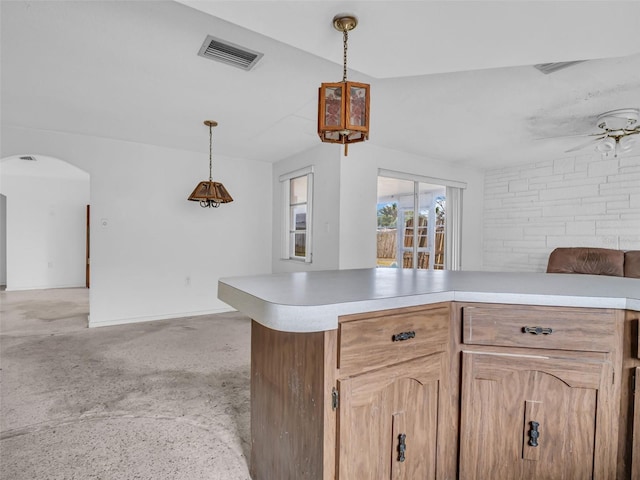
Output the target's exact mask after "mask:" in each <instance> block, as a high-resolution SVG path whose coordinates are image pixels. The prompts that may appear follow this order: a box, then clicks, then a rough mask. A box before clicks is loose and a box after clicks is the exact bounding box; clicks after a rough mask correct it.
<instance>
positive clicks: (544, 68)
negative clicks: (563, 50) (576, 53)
mask: <svg viewBox="0 0 640 480" xmlns="http://www.w3.org/2000/svg"><path fill="white" fill-rule="evenodd" d="M582 62H586V60H574V61H572V62H555V63H539V64H538V65H534V67H535V68H537V69H538V70H540V71H541V72H542V73H544V74H545V75H549V74H550V73H553V72H557V71H558V70H562V69H563V68H567V67H570V66H572V65H575V64H576V63H582Z"/></svg>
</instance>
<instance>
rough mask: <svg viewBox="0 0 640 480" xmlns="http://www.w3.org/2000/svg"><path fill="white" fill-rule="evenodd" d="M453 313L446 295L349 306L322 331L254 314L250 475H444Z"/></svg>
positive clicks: (381, 478) (331, 478)
mask: <svg viewBox="0 0 640 480" xmlns="http://www.w3.org/2000/svg"><path fill="white" fill-rule="evenodd" d="M450 323H451V305H450V304H449V303H443V304H434V305H427V306H422V307H411V308H403V309H399V310H389V311H382V312H372V313H367V314H362V315H349V316H344V317H341V318H340V323H339V327H338V330H332V331H326V332H315V333H291V332H280V331H275V330H271V329H268V328H266V327H264V326H262V325H260V324H259V323H257V322H255V321H254V322H253V323H252V333H251V335H252V338H251V397H252V398H251V447H252V448H251V462H250V463H251V464H250V470H251V476H252V479H253V480H276V479H277V480H335V479H338V480H364V479H375V480H414V479H425V480H427V479H435V478H446V477H444V476H443V473H444V469H445V468H450V464H451V462H450V461H449V458H450V456H451V452H452V451H453V450H455V445H450V446H449V448H447V446H446V445H447V442H449V439H450V438H452V436H451V435H450V433H451V430H450V429H449V427H448V425H446V424H445V420H446V415H444V413H445V412H447V411H448V405H449V402H448V392H449V383H450V382H449V375H448V374H449V354H448V347H449V342H450V334H449V331H450V330H449V329H450ZM402 454H404V457H402ZM440 472H442V473H440ZM448 478H453V477H448Z"/></svg>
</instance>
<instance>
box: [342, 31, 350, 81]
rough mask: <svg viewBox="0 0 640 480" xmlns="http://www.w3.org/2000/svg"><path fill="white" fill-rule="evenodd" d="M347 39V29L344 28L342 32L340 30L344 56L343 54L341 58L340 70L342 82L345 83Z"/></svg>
mask: <svg viewBox="0 0 640 480" xmlns="http://www.w3.org/2000/svg"><path fill="white" fill-rule="evenodd" d="M348 39H349V33H348V31H347V29H346V28H345V29H344V30H342V43H343V44H344V54H343V58H342V62H343V66H344V67H343V70H342V81H343V82H346V81H347V40H348Z"/></svg>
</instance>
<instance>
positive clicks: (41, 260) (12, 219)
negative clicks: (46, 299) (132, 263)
mask: <svg viewBox="0 0 640 480" xmlns="http://www.w3.org/2000/svg"><path fill="white" fill-rule="evenodd" d="M0 162H1V167H2V174H1V175H0V193H1V194H2V195H3V196H5V197H6V215H4V216H2V217H1V218H0V220H1V221H2V222H3V225H2V227H3V229H2V230H3V232H4V234H5V236H6V237H5V240H6V241H5V244H4V245H5V248H6V259H3V258H2V256H1V255H0V260H4V261H3V263H2V265H0V269H1V270H2V277H3V278H4V279H5V280H6V289H7V290H27V289H46V288H65V287H84V286H85V277H86V273H85V268H86V248H87V241H86V239H87V231H86V225H87V222H86V215H87V213H86V212H87V205H88V204H89V199H90V195H89V188H90V187H89V174H88V173H87V172H85V171H84V170H81V169H79V168H78V167H76V166H74V165H72V164H70V163H68V162H65V161H64V160H60V159H58V158H54V157H49V156H46V155H39V154H25V155H14V156H11V157H7V158H4V159H2V160H0ZM0 253H2V252H0Z"/></svg>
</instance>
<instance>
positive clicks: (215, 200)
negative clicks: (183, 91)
mask: <svg viewBox="0 0 640 480" xmlns="http://www.w3.org/2000/svg"><path fill="white" fill-rule="evenodd" d="M204 124H205V125H206V126H208V127H209V181H208V182H207V181H204V182H200V183H199V184H198V186H197V187H196V188H195V190H194V191H193V193H191V195H190V196H189V200H191V201H194V202H200V206H201V207H204V208H207V207H213V208H217V207H219V206H220V204H221V203H229V202H233V198H231V195H229V192H227V189H226V188H224V185H222V184H221V183H219V182H214V181H213V162H212V155H211V148H212V143H213V130H212V129H213V127H216V126H217V125H218V122H216V121H214V120H205V122H204Z"/></svg>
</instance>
